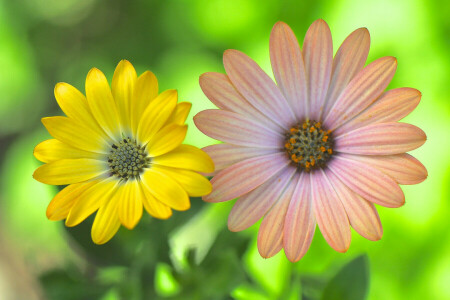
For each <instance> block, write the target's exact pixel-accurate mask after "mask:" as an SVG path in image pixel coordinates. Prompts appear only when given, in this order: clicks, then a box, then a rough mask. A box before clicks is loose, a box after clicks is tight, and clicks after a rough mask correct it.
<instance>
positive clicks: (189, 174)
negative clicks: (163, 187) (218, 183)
mask: <svg viewBox="0 0 450 300" xmlns="http://www.w3.org/2000/svg"><path fill="white" fill-rule="evenodd" d="M152 168H153V169H154V170H156V171H158V172H161V173H164V174H166V175H167V176H169V177H171V178H173V179H175V181H176V182H178V183H179V184H180V185H181V187H182V188H183V189H184V190H185V191H186V192H187V193H188V195H189V196H191V197H200V196H204V195H207V194H209V193H211V191H212V185H211V182H210V181H209V180H208V179H206V178H205V177H204V176H202V175H200V174H198V173H196V172H193V171H190V170H184V169H178V168H170V167H164V166H159V165H153V166H152Z"/></svg>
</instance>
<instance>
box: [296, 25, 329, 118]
mask: <svg viewBox="0 0 450 300" xmlns="http://www.w3.org/2000/svg"><path fill="white" fill-rule="evenodd" d="M303 56H304V59H305V69H306V75H307V77H308V94H309V100H308V105H309V106H310V108H309V116H310V118H311V119H313V120H319V118H320V116H321V115H322V111H323V109H324V105H325V97H326V95H327V90H328V85H329V84H330V78H331V68H332V64H333V41H332V39H331V32H330V27H328V24H327V23H326V22H325V21H324V20H322V19H320V20H317V21H315V22H314V23H312V25H311V26H310V27H309V29H308V31H307V32H306V35H305V40H304V42H303Z"/></svg>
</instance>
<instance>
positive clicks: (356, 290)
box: [322, 255, 369, 300]
mask: <svg viewBox="0 0 450 300" xmlns="http://www.w3.org/2000/svg"><path fill="white" fill-rule="evenodd" d="M368 287H369V264H368V258H367V256H366V255H360V256H358V257H357V258H355V259H354V260H352V261H350V262H349V263H348V264H347V265H345V266H344V267H343V268H342V269H341V270H340V271H339V272H338V273H337V274H336V275H335V276H334V277H333V278H331V280H330V281H329V282H328V284H327V285H326V286H325V289H324V291H323V294H322V299H323V300H362V299H365V298H366V296H367V292H368Z"/></svg>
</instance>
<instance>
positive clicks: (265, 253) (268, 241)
mask: <svg viewBox="0 0 450 300" xmlns="http://www.w3.org/2000/svg"><path fill="white" fill-rule="evenodd" d="M298 179H299V174H298V173H297V174H296V175H294V177H293V178H292V180H291V181H290V182H289V184H288V186H287V188H286V189H285V190H284V192H283V194H282V195H281V197H280V198H279V199H278V200H277V202H276V203H275V205H274V206H273V207H272V209H271V210H270V211H269V213H268V214H267V215H266V216H265V217H264V220H263V221H262V223H261V226H260V227H259V231H258V251H259V254H261V256H262V257H264V258H269V257H272V256H274V255H275V254H277V253H278V252H279V251H280V250H281V249H282V248H283V230H284V221H285V217H286V212H287V209H288V207H289V202H290V201H291V198H292V195H293V193H294V190H295V187H296V186H297V182H298Z"/></svg>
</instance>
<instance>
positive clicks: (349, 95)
mask: <svg viewBox="0 0 450 300" xmlns="http://www.w3.org/2000/svg"><path fill="white" fill-rule="evenodd" d="M396 69H397V60H396V59H395V58H394V57H391V56H387V57H382V58H380V59H377V60H376V61H374V62H372V63H371V64H369V65H368V66H366V67H365V68H364V69H362V70H361V71H360V72H359V73H358V74H357V75H356V76H355V77H354V78H353V79H352V80H351V81H350V83H349V84H348V85H347V87H346V88H345V89H344V90H343V91H342V93H341V94H340V96H339V98H338V99H337V100H336V102H335V103H334V106H333V107H332V108H331V110H330V112H329V114H328V115H327V116H325V118H324V125H325V127H326V128H327V129H329V130H334V129H335V128H337V127H339V126H340V125H342V124H344V123H345V122H347V121H348V120H351V119H352V118H353V117H354V116H356V115H357V114H359V113H360V112H361V111H363V110H364V109H365V108H366V107H368V106H369V105H370V104H371V103H372V102H374V101H375V99H377V98H378V97H379V96H380V95H381V93H382V92H383V91H384V90H385V89H386V87H387V86H388V84H389V82H391V79H392V77H393V76H394V73H395V70H396Z"/></svg>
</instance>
